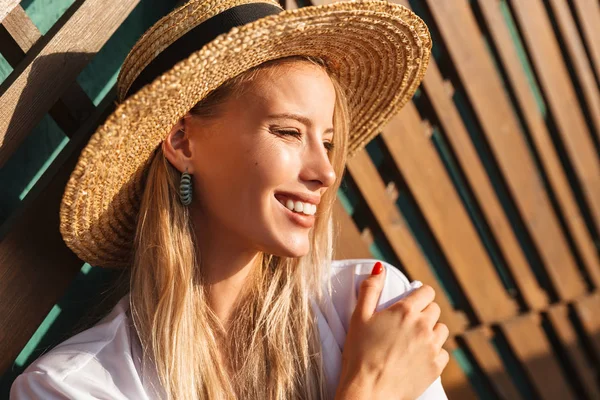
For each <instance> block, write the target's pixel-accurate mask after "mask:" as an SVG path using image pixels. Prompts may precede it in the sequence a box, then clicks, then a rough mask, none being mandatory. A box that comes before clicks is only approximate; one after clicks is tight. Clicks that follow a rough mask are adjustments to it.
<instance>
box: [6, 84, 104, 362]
mask: <svg viewBox="0 0 600 400" xmlns="http://www.w3.org/2000/svg"><path fill="white" fill-rule="evenodd" d="M114 98H115V90H114V89H113V90H111V92H110V93H109V95H107V97H106V98H105V100H104V101H103V102H102V103H101V104H100V106H98V109H97V110H96V111H95V113H94V114H93V115H92V116H91V117H90V118H89V119H88V121H87V122H86V124H85V125H84V126H83V127H82V128H81V129H80V131H79V132H78V133H77V134H76V135H75V136H74V137H73V139H71V141H70V142H69V144H68V145H67V147H65V149H63V151H62V152H61V153H60V154H59V156H58V157H57V158H56V160H55V162H54V163H53V164H52V165H51V166H50V168H48V170H47V171H46V172H45V173H44V175H43V176H42V177H41V178H40V181H39V182H38V184H36V186H35V187H34V188H33V189H32V191H31V192H30V195H29V196H27V197H26V198H25V200H24V201H23V204H22V206H21V208H19V210H17V211H16V212H14V213H13V214H12V215H11V217H10V218H9V219H8V220H7V221H6V222H5V223H4V224H3V225H2V226H1V227H0V282H2V285H0V299H2V301H1V302H0V321H2V326H3V327H10V329H0V355H1V357H0V374H2V373H4V371H6V369H7V368H8V367H9V366H10V365H11V363H12V361H13V360H14V359H15V357H16V356H17V355H18V353H19V352H20V351H21V349H22V348H23V346H24V345H25V344H26V343H27V341H28V340H29V338H30V337H31V335H32V334H33V332H34V331H35V329H36V328H37V327H38V326H39V324H40V323H41V322H42V320H43V319H44V317H45V316H46V315H47V314H48V312H49V311H50V309H51V308H52V306H53V305H54V304H55V303H56V302H57V301H58V300H59V299H60V297H61V296H62V295H63V294H64V292H65V290H66V289H67V287H68V285H69V284H70V282H71V280H72V279H73V278H74V277H75V275H76V274H77V272H78V271H79V269H80V268H81V266H82V264H83V262H82V261H81V260H79V259H78V258H77V257H76V256H75V255H74V254H73V253H72V252H71V251H70V250H69V249H68V248H67V246H66V245H65V243H64V242H63V240H62V237H61V235H60V232H59V228H58V225H59V223H58V222H59V221H58V217H59V215H58V214H59V213H58V210H59V205H60V200H61V198H62V194H63V191H64V188H65V185H66V183H67V181H68V178H69V176H70V175H71V172H72V171H73V168H74V167H75V164H76V162H77V159H78V158H79V154H80V152H81V150H82V149H83V147H84V145H85V144H86V143H87V141H88V140H89V137H90V136H91V134H92V133H93V131H94V130H95V128H96V127H97V126H98V124H99V123H100V122H102V121H103V120H104V119H105V118H106V117H107V116H108V113H109V112H110V111H112V110H113V109H114ZM39 188H43V189H41V190H40V189H39ZM33 227H34V229H32V228H33Z"/></svg>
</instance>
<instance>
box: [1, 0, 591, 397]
mask: <svg viewBox="0 0 600 400" xmlns="http://www.w3.org/2000/svg"><path fill="white" fill-rule="evenodd" d="M138 1H139V0H118V1H117V0H86V1H82V0H79V1H75V2H74V4H73V5H72V6H71V7H69V8H68V10H67V11H66V12H65V14H64V15H63V16H62V17H61V18H60V19H59V20H58V21H57V22H56V23H55V24H54V25H53V26H52V28H51V29H50V31H48V32H47V33H46V34H44V35H42V34H41V33H40V32H39V31H38V30H37V28H36V27H35V25H34V24H33V23H32V22H31V19H30V18H29V17H28V16H27V14H26V13H25V12H24V10H23V8H22V7H21V6H20V5H19V2H18V1H15V0H0V22H1V23H2V24H1V26H0V54H2V56H3V57H4V58H5V59H6V60H7V61H8V63H9V64H10V65H11V66H12V68H13V71H12V72H11V73H10V75H9V76H8V77H7V78H6V79H5V80H4V82H2V83H1V85H0V143H1V144H0V169H1V168H2V167H3V166H5V165H6V164H7V162H9V161H11V157H14V154H15V153H16V152H17V151H18V149H19V146H20V145H21V144H22V143H24V142H25V141H26V139H27V137H28V136H29V135H30V134H31V132H32V131H33V130H34V129H35V127H36V126H37V124H38V123H39V121H41V120H42V119H43V118H44V116H46V115H50V117H51V119H52V120H53V121H54V122H55V123H56V124H57V125H58V126H59V127H60V129H61V130H62V131H63V132H64V133H65V135H66V136H67V137H68V143H67V144H66V145H65V146H64V148H62V149H61V150H60V152H59V153H58V155H57V156H56V158H54V160H53V161H52V162H51V164H50V166H49V167H48V168H47V169H46V170H45V172H44V173H43V175H42V176H41V177H40V178H39V180H37V182H36V183H35V185H34V186H33V187H32V188H31V190H30V191H29V192H28V193H27V195H26V196H25V197H24V199H23V200H22V201H20V202H19V204H18V207H15V208H14V210H11V212H10V215H7V216H6V218H5V219H4V220H1V221H0V223H1V225H0V324H1V325H0V326H1V328H0V371H1V373H3V374H4V376H3V378H2V380H1V381H0V396H2V394H4V393H8V392H7V391H8V388H9V386H10V382H11V381H12V379H14V376H15V375H16V374H18V373H19V372H20V371H22V369H23V368H24V367H25V366H26V365H27V364H28V363H29V362H31V361H32V360H33V358H34V357H35V356H36V355H37V354H39V352H40V351H42V350H43V349H44V348H46V347H47V346H50V345H52V344H55V343H56V342H57V341H58V340H59V338H60V339H62V338H64V336H65V335H66V333H65V332H68V331H69V329H70V324H72V323H73V321H75V320H77V319H78V318H79V317H80V316H81V315H83V314H84V310H85V309H86V307H87V305H88V304H90V302H91V299H92V298H93V297H92V295H97V294H98V293H99V292H101V291H102V290H103V289H102V288H104V287H105V286H104V285H105V284H108V283H109V282H110V281H111V280H112V279H113V277H114V272H108V271H105V270H102V269H101V268H98V267H89V266H83V269H82V264H83V262H82V261H81V260H79V259H78V258H77V257H75V256H74V255H73V254H72V253H71V252H70V251H69V250H68V248H67V247H66V246H65V245H64V243H63V242H62V239H61V237H60V234H59V231H58V207H59V203H60V198H61V196H62V191H63V189H64V185H65V184H66V181H67V179H68V177H69V175H70V172H71V170H72V169H73V167H74V164H75V162H76V160H77V157H78V155H79V152H80V151H81V149H82V148H83V146H84V145H85V143H86V142H87V139H88V138H89V136H90V135H91V133H92V132H93V131H94V129H95V128H96V126H97V125H98V124H99V123H101V122H102V121H103V119H104V118H106V116H107V115H108V113H109V112H110V111H111V110H112V109H113V107H114V91H108V93H107V94H106V95H104V96H103V99H101V101H96V103H97V104H95V102H94V101H92V100H91V99H90V98H89V96H88V95H87V94H86V92H85V91H84V90H83V89H82V87H81V86H80V85H79V83H78V81H77V80H76V78H77V76H78V75H79V74H80V72H81V71H82V70H83V69H84V68H85V67H86V66H87V65H88V64H89V63H90V61H91V60H92V59H93V57H94V55H95V54H96V53H97V52H98V51H99V50H100V49H101V48H102V46H103V45H104V44H105V43H106V42H107V41H108V40H109V38H110V37H111V35H112V34H113V33H114V32H115V31H116V30H117V28H119V27H120V26H121V25H122V24H123V22H124V21H125V18H126V17H127V16H128V15H129V14H130V13H131V12H132V10H133V9H134V7H135V6H136V5H137V3H138ZM397 2H398V3H401V4H403V5H405V6H408V7H414V10H415V12H417V14H419V15H420V16H421V17H422V18H423V19H425V21H426V22H427V24H428V25H429V27H430V29H431V32H432V35H433V39H434V57H433V58H432V60H431V63H430V66H429V70H428V72H427V75H426V77H425V80H424V81H423V84H422V86H421V88H420V90H419V91H418V92H417V94H416V95H415V98H414V99H413V101H412V102H410V103H409V104H407V105H406V107H405V108H404V109H403V110H402V111H401V112H400V113H399V115H397V116H396V117H394V119H393V120H392V121H391V122H390V124H388V125H387V126H386V127H385V128H384V129H383V131H382V133H381V135H380V136H379V137H378V138H377V139H376V140H374V141H373V142H372V143H371V144H370V145H369V146H368V147H367V149H365V150H364V151H362V152H360V153H359V154H357V155H356V156H355V157H354V158H352V159H351V160H350V161H349V163H348V171H347V175H346V177H345V180H344V185H343V187H342V189H341V190H340V194H339V201H338V203H337V204H336V212H335V215H336V222H337V224H338V226H339V227H340V238H339V241H338V246H337V248H336V258H356V257H376V258H382V259H385V260H387V261H389V262H391V263H392V264H394V265H396V266H398V268H399V269H401V270H402V271H403V272H404V273H406V274H407V275H408V276H409V277H410V278H412V279H419V280H421V281H424V282H426V283H428V284H430V285H432V286H433V287H434V288H435V289H436V292H437V301H438V302H439V304H440V306H441V308H442V320H443V321H444V322H445V323H446V324H447V325H448V326H449V327H450V330H451V338H450V340H449V341H448V343H447V348H448V350H449V351H451V354H452V355H453V357H452V360H451V362H450V364H449V366H448V368H447V369H446V371H445V372H444V376H443V382H444V386H445V388H446V391H447V392H448V394H449V397H450V398H452V399H461V400H462V399H472V398H486V399H487V398H502V399H511V400H512V399H519V398H522V399H525V398H543V399H565V398H577V399H580V398H589V399H596V398H600V387H599V386H598V376H599V375H600V312H599V311H600V293H599V291H598V287H599V286H600V235H599V232H600V45H599V43H600V5H599V4H598V2H596V1H594V0H572V1H570V2H566V1H564V0H547V1H545V2H544V1H542V0H472V1H468V0H454V1H451V2H450V1H439V0H412V1H407V0H398V1H397ZM282 3H283V5H284V6H286V7H287V8H294V7H299V6H305V5H310V4H312V3H310V2H309V1H308V0H302V1H300V0H298V1H297V2H295V1H292V0H287V1H283V2H282ZM321 3H323V1H315V2H314V4H321ZM143 6H146V5H145V4H144V0H141V4H140V7H143ZM165 7H166V9H168V8H170V7H167V6H165ZM171 7H172V6H171ZM106 10H110V13H109V14H107V11H106ZM101 16H102V18H100V17H101ZM140 33H141V32H140ZM49 82H51V83H52V84H48V83H49ZM2 195H5V193H4V191H3V194H2ZM82 287H83V288H85V289H86V290H85V291H86V293H81V288H82ZM78 288H79V291H78ZM59 312H62V313H63V315H64V316H65V318H64V319H63V320H62V321H61V320H60V319H57V318H55V317H56V315H57V314H58V313H59ZM53 316H54V317H53ZM52 317H53V318H54V319H52ZM45 318H46V320H45ZM49 318H50V319H49ZM44 320H45V322H44ZM52 321H53V322H52ZM34 333H35V335H36V336H34V337H33V338H32V336H33V335H34ZM24 348H25V349H26V350H27V351H25V352H23V351H22V350H23V349H24ZM17 357H19V358H17ZM15 360H17V361H16V362H15Z"/></svg>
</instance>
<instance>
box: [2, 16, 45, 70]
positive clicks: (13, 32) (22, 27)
mask: <svg viewBox="0 0 600 400" xmlns="http://www.w3.org/2000/svg"><path fill="white" fill-rule="evenodd" d="M2 26H4V28H5V29H6V31H7V32H8V33H9V34H10V36H11V37H12V38H13V40H14V41H15V42H17V44H18V45H19V48H21V50H23V51H24V52H27V51H29V49H31V47H33V45H34V44H35V43H36V42H37V41H38V40H39V39H40V38H41V37H42V34H41V33H40V31H39V30H38V28H37V27H36V26H35V25H34V24H33V22H31V19H30V18H29V17H28V16H27V14H26V13H25V10H23V7H21V6H20V5H17V6H16V7H15V8H14V9H13V10H12V11H11V12H10V14H8V15H7V16H6V18H5V19H4V21H3V22H2ZM3 55H4V54H3ZM5 57H6V56H5ZM9 62H10V61H9Z"/></svg>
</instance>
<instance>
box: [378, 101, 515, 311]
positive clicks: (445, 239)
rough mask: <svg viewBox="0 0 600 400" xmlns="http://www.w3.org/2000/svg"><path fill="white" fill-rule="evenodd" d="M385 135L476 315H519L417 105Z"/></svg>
mask: <svg viewBox="0 0 600 400" xmlns="http://www.w3.org/2000/svg"><path fill="white" fill-rule="evenodd" d="M382 138H383V141H384V143H385V145H386V147H387V149H388V151H389V152H390V154H391V156H392V158H393V160H394V162H395V164H396V166H397V167H398V169H399V170H400V172H401V174H402V176H403V177H404V180H405V181H406V184H407V186H408V187H409V188H410V191H411V192H412V193H413V195H414V197H415V200H416V201H417V203H418V204H419V208H420V209H421V210H422V212H423V214H424V216H425V218H426V220H427V222H428V225H429V226H430V227H431V229H432V231H433V233H434V235H435V236H436V239H437V240H438V242H439V244H440V246H441V248H442V250H443V251H444V254H445V255H446V257H447V258H448V260H449V262H450V265H451V266H452V269H453V271H454V274H455V275H456V277H457V279H458V281H459V282H460V284H461V287H462V288H463V290H464V293H465V295H466V297H467V299H468V300H469V303H470V304H471V305H472V307H473V309H474V311H475V312H476V314H477V316H478V317H479V318H480V319H481V320H482V321H484V322H492V321H498V320H502V319H506V318H510V317H512V316H513V315H515V314H516V313H517V305H516V304H515V302H514V301H513V300H512V299H511V298H510V297H509V296H508V295H507V292H506V290H505V289H504V287H503V286H502V282H501V281H500V278H499V276H498V274H497V272H496V271H495V269H494V266H493V264H492V262H491V260H490V259H489V256H488V254H487V252H486V250H485V248H484V247H483V245H482V243H481V240H480V238H479V236H478V235H477V232H476V231H475V228H474V227H473V225H472V223H471V220H470V219H469V216H468V215H467V212H466V210H465V209H464V207H463V205H462V202H461V200H460V198H459V197H458V194H457V193H456V191H455V189H454V186H453V185H452V182H451V180H450V177H449V176H448V175H447V173H446V170H445V168H444V165H443V164H442V162H441V160H440V158H439V156H438V154H437V152H436V150H435V148H434V147H433V144H432V142H431V141H430V140H429V138H427V137H426V134H425V131H424V130H423V128H422V124H421V119H420V117H419V114H418V113H417V110H416V108H415V106H414V105H413V104H412V103H408V104H406V106H404V108H403V109H402V110H401V111H400V113H399V114H398V115H396V116H395V117H394V118H392V120H391V121H390V122H389V123H388V125H387V126H386V127H385V128H384V129H383V132H382ZM490 298H493V299H494V301H489V299H490Z"/></svg>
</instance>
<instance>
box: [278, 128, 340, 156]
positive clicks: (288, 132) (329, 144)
mask: <svg viewBox="0 0 600 400" xmlns="http://www.w3.org/2000/svg"><path fill="white" fill-rule="evenodd" d="M276 132H277V133H279V134H281V135H286V136H287V135H289V136H294V137H302V133H301V132H299V131H293V130H284V129H280V130H277V131H276ZM323 147H325V150H327V153H330V152H331V151H332V150H333V143H332V142H323Z"/></svg>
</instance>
